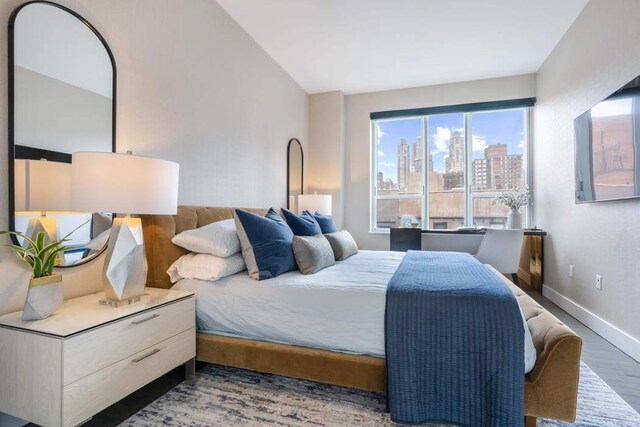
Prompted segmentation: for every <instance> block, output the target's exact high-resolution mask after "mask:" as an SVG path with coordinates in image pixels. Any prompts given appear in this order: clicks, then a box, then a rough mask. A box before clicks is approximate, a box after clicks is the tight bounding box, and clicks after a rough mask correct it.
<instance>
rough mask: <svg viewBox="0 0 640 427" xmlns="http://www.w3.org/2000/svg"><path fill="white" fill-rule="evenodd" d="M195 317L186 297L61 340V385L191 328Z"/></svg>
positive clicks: (191, 299)
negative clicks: (62, 357)
mask: <svg viewBox="0 0 640 427" xmlns="http://www.w3.org/2000/svg"><path fill="white" fill-rule="evenodd" d="M114 310H117V309H114ZM195 316H196V315H195V299H194V298H193V297H190V298H186V299H182V300H179V301H176V302H173V303H171V304H168V305H165V306H161V307H158V308H156V309H154V310H148V311H145V312H143V313H140V314H139V315H136V316H132V317H128V318H126V319H122V320H119V321H117V322H113V323H110V324H108V325H105V326H102V327H100V328H96V329H93V330H91V331H88V332H85V333H82V334H79V335H77V336H74V337H71V338H69V339H67V340H65V341H64V359H65V363H64V376H63V378H64V380H63V383H64V385H68V384H71V383H73V382H74V381H78V380H80V379H82V378H84V377H86V376H88V375H91V374H93V373H94V372H96V371H99V370H100V369H103V368H105V367H107V366H109V365H111V364H113V363H115V362H118V361H120V360H122V359H124V358H125V357H127V356H130V355H132V354H134V353H137V352H139V351H141V350H143V349H146V348H147V347H150V346H152V345H154V344H156V343H158V342H160V341H163V340H166V339H167V338H169V337H172V336H174V335H177V334H179V333H180V332H183V331H186V330H187V329H190V328H194V327H195Z"/></svg>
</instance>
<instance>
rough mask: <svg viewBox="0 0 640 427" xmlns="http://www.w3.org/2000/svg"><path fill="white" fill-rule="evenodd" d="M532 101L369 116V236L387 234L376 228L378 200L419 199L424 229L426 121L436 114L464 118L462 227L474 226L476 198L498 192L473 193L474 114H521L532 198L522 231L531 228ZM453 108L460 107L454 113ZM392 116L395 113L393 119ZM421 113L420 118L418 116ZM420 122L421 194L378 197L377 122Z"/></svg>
mask: <svg viewBox="0 0 640 427" xmlns="http://www.w3.org/2000/svg"><path fill="white" fill-rule="evenodd" d="M534 103H535V98H526V99H522V100H511V101H503V102H489V103H478V104H464V105H460V106H445V107H433V108H424V109H413V110H399V111H396V112H391V111H390V112H381V113H371V118H370V174H369V176H370V186H369V188H370V192H369V198H370V203H369V233H370V234H388V233H389V232H390V231H389V230H390V228H378V227H377V224H378V221H377V213H378V209H377V201H378V200H399V199H411V200H415V199H419V200H421V212H422V217H421V222H422V224H421V228H422V229H426V226H428V224H429V221H430V217H429V191H428V189H429V173H428V172H427V171H428V169H429V163H428V159H429V151H430V150H429V139H428V137H427V136H428V135H429V125H428V117H429V116H432V115H437V114H444V113H447V114H452V113H458V114H462V115H463V120H464V139H465V171H464V172H465V173H464V203H465V209H464V212H465V213H464V225H465V226H467V227H471V226H473V222H474V217H473V202H474V199H475V198H493V197H495V196H496V195H497V194H498V193H499V191H495V192H487V193H481V194H482V195H481V196H478V195H477V193H475V194H474V191H473V150H472V146H473V114H474V113H491V112H499V111H509V110H523V114H524V135H523V136H524V147H523V167H524V169H525V170H524V177H523V180H524V185H525V186H526V187H528V188H529V191H530V193H531V198H530V200H529V203H528V204H527V205H526V206H524V208H523V209H524V211H523V212H522V214H523V217H524V218H523V220H524V221H523V227H530V226H531V225H532V224H534V218H533V212H534V210H533V204H534V200H533V156H532V153H533V151H532V144H531V142H532V141H533V138H532V136H533V134H532V132H533V129H532V123H533V120H532V118H533V108H534V106H533V104H534ZM456 107H460V109H457V108H456ZM393 113H397V114H396V115H394V114H393ZM420 113H421V114H420ZM410 119H420V121H421V137H422V141H423V144H424V145H423V150H422V165H423V168H422V194H419V193H418V194H402V195H380V196H379V195H378V194H377V193H378V188H377V173H378V144H377V125H378V123H380V122H386V121H393V120H410Z"/></svg>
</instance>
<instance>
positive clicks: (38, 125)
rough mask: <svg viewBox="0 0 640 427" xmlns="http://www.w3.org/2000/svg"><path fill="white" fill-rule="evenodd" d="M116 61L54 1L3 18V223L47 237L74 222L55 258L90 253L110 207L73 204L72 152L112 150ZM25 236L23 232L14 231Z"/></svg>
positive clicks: (95, 250)
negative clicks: (79, 208)
mask: <svg viewBox="0 0 640 427" xmlns="http://www.w3.org/2000/svg"><path fill="white" fill-rule="evenodd" d="M115 106H116V66H115V61H114V58H113V55H112V53H111V51H110V49H109V47H108V46H107V44H106V42H105V41H104V39H103V38H102V36H101V35H100V34H99V33H98V31H97V30H96V29H95V28H94V27H93V26H92V25H91V24H90V23H89V22H87V21H86V20H85V19H83V18H82V17H81V16H80V15H78V14H77V13H75V12H74V11H72V10H70V9H67V8H66V7H64V6H60V5H58V4H55V3H51V2H46V1H34V2H29V3H25V4H23V5H21V6H20V7H18V8H17V9H16V10H14V12H13V14H12V15H11V18H10V20H9V222H10V223H9V226H10V228H11V230H14V231H20V232H23V233H25V234H26V235H27V236H35V235H37V233H38V232H40V231H44V232H45V233H46V235H47V239H48V240H54V239H60V238H62V237H64V236H65V235H67V234H68V233H69V232H71V231H72V230H74V229H77V230H76V231H75V232H74V233H73V234H72V235H71V236H70V239H71V240H70V241H69V242H67V244H68V245H72V246H73V248H72V249H70V250H69V251H67V252H65V253H64V254H63V255H61V256H60V259H59V260H58V264H57V266H59V267H70V266H75V265H79V264H83V263H85V262H87V261H88V260H90V259H93V258H95V257H96V256H97V255H98V254H99V253H100V252H102V250H103V249H104V248H105V247H106V244H107V239H108V235H109V232H108V231H109V229H110V228H111V219H112V215H111V214H110V213H103V212H71V207H70V199H71V174H70V170H71V153H73V152H76V151H106V152H111V151H115ZM14 241H15V242H16V243H17V244H23V243H24V242H23V241H22V239H21V238H17V239H16V238H14Z"/></svg>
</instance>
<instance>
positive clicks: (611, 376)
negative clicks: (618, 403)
mask: <svg viewBox="0 0 640 427" xmlns="http://www.w3.org/2000/svg"><path fill="white" fill-rule="evenodd" d="M530 295H531V296H532V297H533V298H534V299H535V300H536V301H538V303H540V304H541V305H542V306H543V307H544V308H546V309H547V310H549V311H550V312H551V313H552V314H553V315H554V316H556V317H557V318H558V319H560V320H561V321H562V322H563V323H565V324H566V325H567V326H569V327H570V328H571V329H573V331H574V332H575V333H577V334H578V335H580V336H581V337H582V340H583V345H582V360H583V361H584V363H586V364H587V365H589V367H590V368H591V370H593V372H595V373H596V374H597V375H598V376H599V377H600V378H602V379H603V380H604V382H606V383H607V384H609V386H610V387H611V388H612V389H614V390H615V391H616V393H618V394H619V395H620V396H621V397H622V398H623V399H624V400H626V401H627V403H629V405H631V406H632V407H633V409H635V410H636V412H639V413H640V363H638V362H636V361H635V360H634V359H632V358H631V357H629V356H627V355H626V354H625V353H623V352H622V351H620V350H619V349H618V348H617V347H614V346H613V345H612V344H610V343H609V341H607V340H605V339H604V338H602V337H601V336H600V335H598V334H596V333H595V332H593V331H592V330H591V329H589V328H587V327H586V326H585V325H583V324H582V323H580V322H579V321H577V320H576V319H575V318H574V317H572V316H571V315H569V314H567V313H566V312H565V311H564V310H562V309H561V308H560V307H558V306H557V305H555V304H554V303H552V302H551V301H549V300H548V299H546V298H543V297H542V296H541V295H540V294H536V293H530Z"/></svg>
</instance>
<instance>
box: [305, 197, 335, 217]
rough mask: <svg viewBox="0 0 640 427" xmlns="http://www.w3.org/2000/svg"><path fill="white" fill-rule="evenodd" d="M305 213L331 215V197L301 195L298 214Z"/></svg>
mask: <svg viewBox="0 0 640 427" xmlns="http://www.w3.org/2000/svg"><path fill="white" fill-rule="evenodd" d="M304 211H309V212H311V213H316V212H318V213H320V214H322V215H331V196H330V195H328V194H300V195H299V196H298V213H299V214H301V213H302V212H304Z"/></svg>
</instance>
